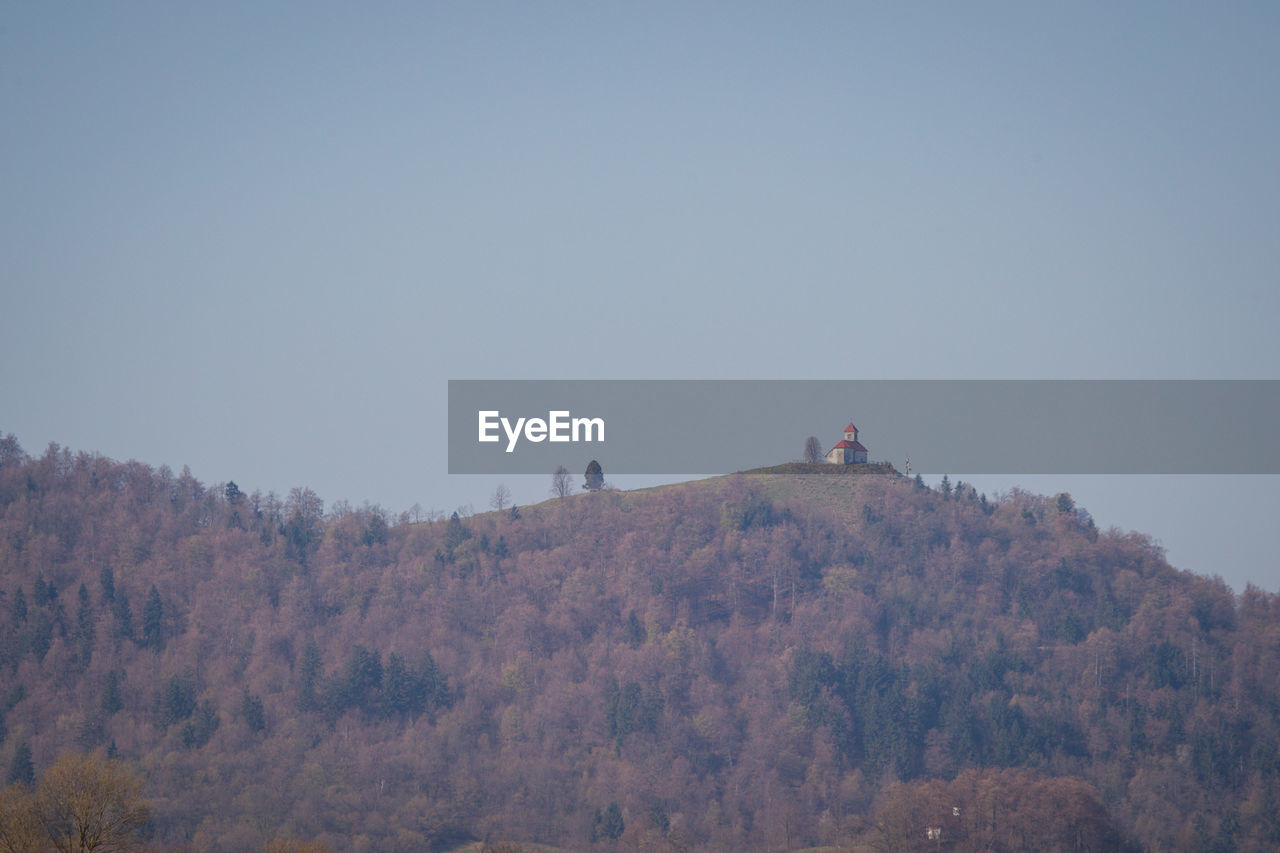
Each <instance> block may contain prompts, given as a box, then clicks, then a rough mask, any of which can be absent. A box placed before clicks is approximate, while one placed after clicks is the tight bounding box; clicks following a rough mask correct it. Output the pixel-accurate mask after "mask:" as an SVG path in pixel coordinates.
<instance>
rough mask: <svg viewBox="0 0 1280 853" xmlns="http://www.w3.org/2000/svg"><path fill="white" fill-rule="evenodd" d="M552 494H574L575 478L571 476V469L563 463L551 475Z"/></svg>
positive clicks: (566, 495) (562, 495) (559, 496)
mask: <svg viewBox="0 0 1280 853" xmlns="http://www.w3.org/2000/svg"><path fill="white" fill-rule="evenodd" d="M551 494H553V495H555V496H556V497H558V498H564V497H568V496H569V495H571V494H573V480H572V479H571V478H570V475H569V469H568V468H566V467H564V466H563V465H561V466H559V467H558V468H556V470H555V473H554V474H552V475H551Z"/></svg>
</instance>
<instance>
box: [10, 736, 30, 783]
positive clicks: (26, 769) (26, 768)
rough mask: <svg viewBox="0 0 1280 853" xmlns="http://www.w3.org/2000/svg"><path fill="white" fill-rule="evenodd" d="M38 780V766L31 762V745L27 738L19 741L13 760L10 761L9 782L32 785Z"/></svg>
mask: <svg viewBox="0 0 1280 853" xmlns="http://www.w3.org/2000/svg"><path fill="white" fill-rule="evenodd" d="M35 781H36V767H35V765H34V764H32V763H31V745H30V744H28V743H27V742H26V741H25V740H20V741H18V746H17V748H16V749H14V751H13V760H12V761H10V762H9V782H8V784H10V785H12V784H14V783H15V782H16V783H18V784H21V785H30V784H33V783H34V782H35Z"/></svg>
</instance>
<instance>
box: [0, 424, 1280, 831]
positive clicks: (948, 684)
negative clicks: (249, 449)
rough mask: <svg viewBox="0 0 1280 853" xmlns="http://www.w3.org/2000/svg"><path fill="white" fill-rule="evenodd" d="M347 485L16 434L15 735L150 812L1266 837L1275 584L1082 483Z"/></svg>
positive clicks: (0, 631) (216, 827) (449, 826)
mask: <svg viewBox="0 0 1280 853" xmlns="http://www.w3.org/2000/svg"><path fill="white" fill-rule="evenodd" d="M244 479H245V481H251V480H252V473H251V472H248V473H246V475H245V478H244ZM324 509H325V508H324V505H323V503H322V502H321V500H320V499H319V498H318V497H317V496H316V495H314V494H313V493H311V492H310V491H307V490H302V489H297V490H294V492H293V493H291V494H290V495H289V497H288V498H287V499H285V500H279V499H277V498H276V497H274V496H271V495H267V496H263V495H261V494H258V493H252V494H249V493H246V492H245V491H242V490H241V489H240V488H239V487H237V486H236V485H235V484H232V483H226V484H213V485H208V484H203V483H201V482H199V481H198V480H196V479H195V478H194V477H192V476H191V475H190V474H189V473H187V472H185V471H184V472H183V474H182V475H180V476H175V475H174V474H173V473H172V472H171V471H169V470H168V469H165V468H161V469H159V470H157V469H153V468H151V467H148V466H147V465H144V464H140V463H137V462H127V463H117V462H113V461H111V460H109V459H105V458H103V457H100V456H95V455H90V454H85V453H79V454H73V453H71V452H69V451H66V450H63V449H59V448H57V447H51V448H50V449H49V450H48V451H47V452H45V453H44V454H43V455H40V456H39V457H38V458H32V457H28V456H27V455H26V454H25V453H23V452H22V451H21V449H20V448H19V447H18V446H17V443H16V441H14V440H12V438H10V439H8V440H5V441H3V442H0V713H2V715H3V724H2V725H0V759H2V761H0V769H3V768H8V769H9V771H10V775H11V776H13V775H15V774H16V775H19V776H21V775H22V774H23V773H24V772H27V773H30V772H31V771H34V774H35V775H36V776H39V774H40V773H41V772H42V770H43V769H44V768H46V767H48V766H49V765H50V764H52V762H53V761H54V759H55V758H56V757H57V756H59V755H60V754H64V753H68V752H75V751H85V750H91V749H107V750H110V752H111V753H112V754H115V755H118V756H119V757H120V758H122V759H123V760H125V761H126V762H127V763H129V764H130V765H131V766H132V767H133V768H134V769H135V771H136V772H137V773H138V775H139V776H140V777H141V778H142V779H143V780H144V783H145V793H146V795H147V798H148V801H149V802H150V804H151V807H152V814H153V825H152V828H151V831H152V836H151V838H152V842H153V843H154V844H155V845H157V846H159V847H164V848H166V849H171V848H178V847H182V846H183V845H186V847H185V848H184V849H194V850H251V849H260V848H261V846H262V844H263V843H264V841H266V840H267V839H270V838H272V837H280V838H294V839H314V840H318V841H322V842H325V843H327V844H328V845H330V846H332V847H333V848H334V849H336V850H362V851H363V850H368V851H374V850H377V851H401V850H403V851H410V850H423V849H428V848H429V849H437V850H438V849H450V848H452V847H455V846H458V845H461V844H463V843H465V842H467V841H470V840H481V839H491V840H497V839H500V838H508V839H512V840H515V841H519V842H521V843H524V844H532V843H540V844H548V845H556V846H558V847H561V848H563V849H566V850H602V851H611V850H615V849H638V848H644V849H654V850H664V849H669V850H786V849H791V850H796V849H801V848H804V847H806V846H816V845H835V844H840V845H843V848H842V849H885V848H886V847H888V848H891V849H907V850H909V849H915V848H917V847H922V848H923V847H924V845H926V843H928V845H929V846H928V847H927V848H925V849H931V850H932V849H937V848H938V847H939V845H940V846H941V848H942V849H952V850H969V849H1003V850H1015V849H1044V850H1053V849H1063V850H1076V849H1091V850H1103V849H1120V848H1121V847H1122V846H1123V845H1125V844H1132V845H1135V846H1140V847H1144V848H1148V849H1174V850H1232V849H1236V850H1275V849H1276V847H1277V845H1278V844H1280V672H1278V669H1280V654H1278V653H1277V650H1278V649H1280V601H1278V599H1277V596H1275V595H1272V594H1268V593H1264V592H1262V591H1260V590H1257V589H1252V588H1251V589H1249V590H1247V591H1246V592H1245V593H1244V594H1243V595H1242V596H1239V597H1236V596H1233V594H1232V592H1231V590H1229V589H1228V588H1227V587H1226V586H1225V585H1224V584H1223V583H1222V582H1221V581H1220V580H1216V579H1209V578H1206V577H1202V576H1199V575H1194V574H1190V573H1187V572H1181V571H1177V570H1174V569H1172V568H1171V567H1170V566H1169V565H1168V564H1167V563H1166V562H1165V560H1164V557H1163V555H1162V553H1161V551H1160V549H1159V548H1158V547H1156V546H1154V545H1153V544H1152V542H1151V541H1150V540H1149V539H1147V538H1146V537H1144V536H1141V535H1139V534H1133V533H1120V532H1116V531H1099V530H1097V529H1096V528H1095V527H1094V525H1093V523H1092V521H1091V520H1090V519H1089V517H1088V515H1087V513H1085V512H1083V511H1082V510H1080V509H1078V508H1076V507H1074V506H1073V505H1072V502H1071V500H1070V498H1068V497H1067V496H1065V495H1062V496H1055V497H1053V498H1045V497H1040V496H1035V495H1030V494H1023V493H1016V494H1014V495H1012V496H1008V497H1005V498H1003V499H1001V500H999V501H994V500H986V499H984V498H983V497H981V496H979V495H976V494H974V493H973V491H972V490H971V489H969V488H967V487H965V486H962V485H957V486H956V487H955V488H951V489H949V490H948V491H947V492H945V493H944V492H942V491H938V490H932V489H928V488H925V487H923V486H922V485H920V484H917V483H913V482H912V481H910V480H908V479H906V478H902V477H899V476H896V475H893V474H884V475H862V476H843V477H840V476H823V477H817V476H804V475H799V474H754V475H736V476H732V477H725V478H718V479H714V480H706V481H698V482H693V483H687V484H682V485H678V486H672V487H667V488H661V489H653V490H647V491H644V492H633V493H623V492H599V493H592V494H579V495H572V496H569V497H566V498H562V499H555V500H550V501H547V502H546V503H543V504H540V505H538V506H536V507H521V508H519V509H518V511H511V510H503V511H500V512H492V513H486V514H481V515H476V516H473V517H469V518H456V517H455V518H450V519H439V520H434V521H431V522H426V523H417V524H414V523H409V522H408V520H399V519H394V518H390V517H388V515H387V514H386V513H384V512H382V511H381V510H379V509H377V508H368V507H366V508H362V509H351V508H350V507H347V506H345V505H342V504H340V505H338V506H337V507H335V508H331V509H330V511H329V512H327V513H326V512H325V511H324ZM27 755H29V756H30V759H31V764H30V766H26V765H25V763H24V761H23V760H22V759H24V758H25V757H26V756H27ZM933 829H937V830H938V831H939V833H940V836H939V837H938V838H928V833H929V832H930V831H931V830H933Z"/></svg>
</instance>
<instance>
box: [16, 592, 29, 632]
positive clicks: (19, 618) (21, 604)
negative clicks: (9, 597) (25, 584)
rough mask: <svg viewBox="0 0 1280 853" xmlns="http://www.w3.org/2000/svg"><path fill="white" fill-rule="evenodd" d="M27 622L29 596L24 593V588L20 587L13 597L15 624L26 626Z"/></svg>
mask: <svg viewBox="0 0 1280 853" xmlns="http://www.w3.org/2000/svg"><path fill="white" fill-rule="evenodd" d="M26 621H27V596H26V593H24V592H23V591H22V587H18V591H17V592H16V593H14V595H13V623H14V624H15V625H24V624H26Z"/></svg>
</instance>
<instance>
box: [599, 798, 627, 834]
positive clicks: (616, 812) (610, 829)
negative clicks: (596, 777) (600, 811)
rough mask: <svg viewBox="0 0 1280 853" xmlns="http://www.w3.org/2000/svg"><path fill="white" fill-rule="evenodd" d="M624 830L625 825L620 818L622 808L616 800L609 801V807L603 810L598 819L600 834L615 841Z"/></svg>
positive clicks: (625, 828)
mask: <svg viewBox="0 0 1280 853" xmlns="http://www.w3.org/2000/svg"><path fill="white" fill-rule="evenodd" d="M626 830H627V825H626V823H625V822H624V821H623V820H622V809H621V808H619V807H618V804H617V802H611V803H609V808H607V809H605V810H604V816H603V818H602V819H601V821H600V834H601V835H603V836H604V837H605V838H612V839H614V840H615V841H616V840H617V839H618V838H620V837H621V836H622V833H624V832H626Z"/></svg>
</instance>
